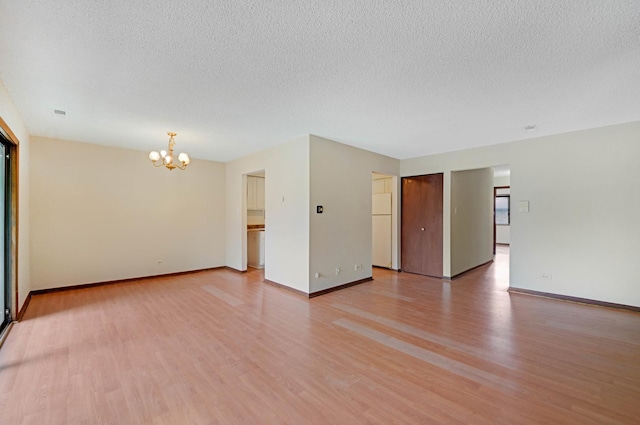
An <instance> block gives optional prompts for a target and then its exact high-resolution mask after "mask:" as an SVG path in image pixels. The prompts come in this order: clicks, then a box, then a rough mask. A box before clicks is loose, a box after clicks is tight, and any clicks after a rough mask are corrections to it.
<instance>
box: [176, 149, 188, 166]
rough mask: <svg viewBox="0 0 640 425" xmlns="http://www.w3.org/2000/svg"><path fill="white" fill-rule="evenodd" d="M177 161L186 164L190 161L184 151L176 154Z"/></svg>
mask: <svg viewBox="0 0 640 425" xmlns="http://www.w3.org/2000/svg"><path fill="white" fill-rule="evenodd" d="M178 161H180V162H182V163H183V164H188V163H190V162H191V160H190V159H189V155H187V154H186V153H184V152H181V153H180V155H178Z"/></svg>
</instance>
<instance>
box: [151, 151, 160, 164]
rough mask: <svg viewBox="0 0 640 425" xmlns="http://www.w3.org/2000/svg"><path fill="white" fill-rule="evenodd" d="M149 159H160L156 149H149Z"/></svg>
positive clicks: (154, 160)
mask: <svg viewBox="0 0 640 425" xmlns="http://www.w3.org/2000/svg"><path fill="white" fill-rule="evenodd" d="M149 159H150V160H152V161H153V162H156V161H157V160H159V159H160V154H159V153H158V152H156V151H151V152H150V153H149Z"/></svg>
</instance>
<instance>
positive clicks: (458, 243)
mask: <svg viewBox="0 0 640 425" xmlns="http://www.w3.org/2000/svg"><path fill="white" fill-rule="evenodd" d="M450 210H451V218H450V219H451V276H456V275H458V274H460V273H463V272H465V271H467V270H470V269H472V268H474V267H476V266H479V265H481V264H484V263H486V262H488V261H491V260H492V259H493V171H492V170H491V169H490V168H481V169H478V170H467V171H454V172H452V173H451V209H450ZM451 276H450V277H451Z"/></svg>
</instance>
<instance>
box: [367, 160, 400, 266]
mask: <svg viewBox="0 0 640 425" xmlns="http://www.w3.org/2000/svg"><path fill="white" fill-rule="evenodd" d="M397 186H398V177H397V176H390V175H387V174H380V173H376V172H373V173H372V174H371V194H372V198H371V264H372V265H373V266H374V267H384V268H387V269H392V270H397V269H398V226H399V223H398V215H397V211H398V196H397Z"/></svg>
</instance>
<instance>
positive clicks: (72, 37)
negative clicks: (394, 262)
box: [0, 0, 640, 161]
mask: <svg viewBox="0 0 640 425" xmlns="http://www.w3.org/2000/svg"><path fill="white" fill-rule="evenodd" d="M0 79H1V80H2V81H3V82H4V84H5V86H6V88H7V90H8V91H9V93H10V95H11V97H12V98H13V100H14V102H15V104H16V106H17V108H18V110H19V111H20V113H21V115H22V117H23V119H24V120H25V123H26V126H27V128H28V130H29V131H30V133H31V134H33V135H38V136H47V137H55V138H62V139H68V140H75V141H82V142H90V143H98V144H105V145H114V146H121V147H127V148H133V149H140V150H151V149H161V148H164V146H165V144H166V142H167V140H168V138H167V136H166V132H167V131H169V130H172V131H176V132H177V133H178V136H177V137H176V142H177V147H176V150H177V151H181V150H185V151H187V152H189V153H190V154H191V156H192V157H195V158H205V159H212V160H219V161H228V160H231V159H234V158H238V157H241V156H244V155H246V154H249V153H252V152H255V151H257V150H260V149H262V148H265V147H268V146H272V145H276V144H280V143H283V142H286V141H289V140H291V139H293V138H295V137H298V136H300V135H303V134H307V133H312V134H317V135H319V136H323V137H327V138H330V139H333V140H337V141H340V142H343V143H347V144H350V145H353V146H357V147H360V148H364V149H368V150H371V151H374V152H378V153H382V154H386V155H389V156H392V157H395V158H400V159H403V158H408V157H415V156H420V155H425V154H432V153H437V152H445V151H452V150H459V149H464V148H468V147H473V146H481V145H487V144H496V143H502V142H507V141H511V140H518V139H525V138H530V137H537V136H543V135H547V134H555V133H562V132H567V131H573V130H578V129H584V128H593V127H599V126H603V125H609V124H616V123H622V122H629V121H636V120H640V1H638V0H600V1H586V0H584V1H581V0H552V1H531V0H502V1H499V0H484V1H477V0H469V1H441V0H437V1H436V0H429V1H426V0H404V1H402V0H396V1H392V0H388V1H380V0H351V1H346V0H334V1H331V0H326V1H321V0H319V1H287V0H268V1H255V0H254V1H247V0H226V1H211V0H189V1H186V0H183V1H172V0H144V1H142V0H141V1H124V0H111V1H86V0H66V1H53V0H2V2H0ZM54 109H61V110H65V111H66V112H67V116H66V117H64V118H62V117H59V116H56V115H54V114H53V110H54ZM0 113H1V111H0ZM531 124H535V125H537V130H536V131H532V132H527V131H525V129H524V127H525V126H527V125H531Z"/></svg>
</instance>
